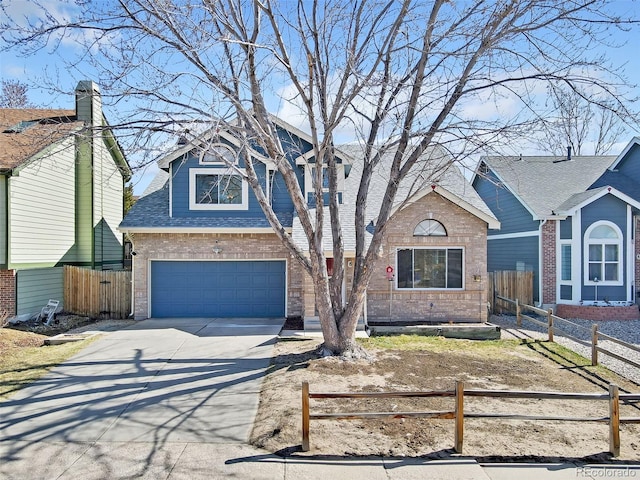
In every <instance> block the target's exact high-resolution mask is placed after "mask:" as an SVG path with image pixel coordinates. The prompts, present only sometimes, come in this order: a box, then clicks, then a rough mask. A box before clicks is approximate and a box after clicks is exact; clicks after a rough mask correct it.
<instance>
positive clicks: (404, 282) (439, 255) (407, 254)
mask: <svg viewBox="0 0 640 480" xmlns="http://www.w3.org/2000/svg"><path fill="white" fill-rule="evenodd" d="M396 265H397V266H398V272H397V279H398V283H397V287H398V288H399V289H414V290H416V289H461V288H462V285H463V281H462V279H463V265H464V259H463V250H462V248H423V247H416V248H401V249H398V251H397V263H396Z"/></svg>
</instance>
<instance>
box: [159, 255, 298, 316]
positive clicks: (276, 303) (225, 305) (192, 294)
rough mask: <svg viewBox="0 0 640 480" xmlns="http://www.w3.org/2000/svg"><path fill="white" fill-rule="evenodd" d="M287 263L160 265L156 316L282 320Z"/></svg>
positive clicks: (252, 262)
mask: <svg viewBox="0 0 640 480" xmlns="http://www.w3.org/2000/svg"><path fill="white" fill-rule="evenodd" d="M285 271H286V263H285V262H284V261H242V262H239V261H228V262H227V261H219V262H213V261H203V262H185V261H175V262H174V261H154V262H152V263H151V315H152V316H154V317H182V316H186V317H281V316H284V313H285V312H284V311H285V279H286V275H285Z"/></svg>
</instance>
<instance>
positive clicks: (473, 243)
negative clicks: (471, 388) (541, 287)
mask: <svg viewBox="0 0 640 480" xmlns="http://www.w3.org/2000/svg"><path fill="white" fill-rule="evenodd" d="M428 218H432V219H434V220H438V221H439V222H440V223H442V224H443V225H444V227H445V228H446V230H447V236H446V237H414V236H413V231H414V229H415V227H416V225H417V224H418V223H420V222H421V221H423V220H425V219H428ZM421 246H423V247H462V248H463V249H464V290H422V291H420V290H400V289H397V288H396V287H395V284H396V283H395V280H394V281H391V282H390V281H389V280H387V277H386V267H387V265H391V266H393V268H394V270H395V269H396V249H397V248H399V247H421ZM383 248H384V251H383V258H382V259H380V261H379V262H378V264H377V265H376V267H375V272H374V274H373V277H372V279H371V283H370V285H369V290H368V293H367V305H368V316H369V319H371V320H374V319H376V320H389V321H394V320H395V321H433V322H486V321H487V308H486V282H487V224H486V223H485V222H484V221H482V220H480V219H479V218H477V217H476V216H474V215H472V214H470V213H469V212H467V211H466V210H464V209H462V208H461V207H459V206H457V205H455V204H453V203H452V202H450V201H449V200H446V199H445V198H443V197H441V196H440V195H438V194H437V193H429V194H428V195H426V196H425V197H423V198H422V199H421V200H419V201H418V202H416V203H414V204H413V205H411V206H409V207H407V208H406V209H405V210H403V211H402V212H400V213H399V214H397V215H396V216H394V217H393V219H392V220H391V221H390V222H389V224H388V229H387V238H386V241H385V242H384V244H383ZM394 273H395V272H394ZM474 276H479V277H480V279H479V281H476V280H475V279H474ZM432 304H433V307H432V306H431V305H432Z"/></svg>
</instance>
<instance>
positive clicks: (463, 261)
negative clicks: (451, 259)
mask: <svg viewBox="0 0 640 480" xmlns="http://www.w3.org/2000/svg"><path fill="white" fill-rule="evenodd" d="M441 238H442V237H441ZM408 249H412V250H462V287H461V288H399V287H398V275H399V271H398V251H400V250H408ZM466 258H467V253H466V251H465V248H464V247H462V246H458V245H447V246H444V245H443V246H433V247H425V246H424V245H416V246H413V245H403V246H402V247H396V258H395V262H396V274H395V279H394V282H393V284H394V288H395V289H396V290H397V291H398V292H421V291H439V292H461V291H463V290H465V285H466V281H465V280H466V279H465V275H466V271H467V269H466V264H465V263H466Z"/></svg>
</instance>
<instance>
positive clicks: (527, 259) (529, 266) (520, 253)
mask: <svg viewBox="0 0 640 480" xmlns="http://www.w3.org/2000/svg"><path fill="white" fill-rule="evenodd" d="M538 252H539V250H538V237H522V238H505V239H501V240H489V241H487V257H488V258H487V270H488V271H489V272H495V271H498V270H516V269H517V268H518V266H519V265H518V263H519V262H521V263H522V264H524V269H525V270H526V271H533V298H534V300H536V301H537V300H539V298H540V295H539V288H538V282H539V278H540V277H539V271H538V270H539V268H538V267H539V262H538V258H539V253H538Z"/></svg>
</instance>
